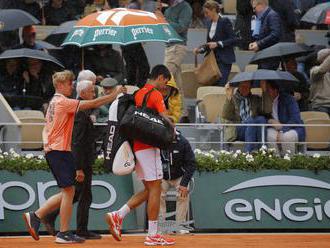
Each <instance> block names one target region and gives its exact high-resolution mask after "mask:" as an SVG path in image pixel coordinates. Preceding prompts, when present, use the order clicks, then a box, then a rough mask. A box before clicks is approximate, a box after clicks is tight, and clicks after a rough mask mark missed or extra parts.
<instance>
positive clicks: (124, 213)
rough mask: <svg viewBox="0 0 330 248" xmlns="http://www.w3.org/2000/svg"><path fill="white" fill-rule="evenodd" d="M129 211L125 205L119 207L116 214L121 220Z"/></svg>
mask: <svg viewBox="0 0 330 248" xmlns="http://www.w3.org/2000/svg"><path fill="white" fill-rule="evenodd" d="M130 211H131V209H130V208H129V206H128V205H127V204H125V205H124V206H122V207H121V209H119V210H118V214H119V216H120V217H121V218H123V219H124V218H125V216H126V215H127V214H128V213H129V212H130Z"/></svg>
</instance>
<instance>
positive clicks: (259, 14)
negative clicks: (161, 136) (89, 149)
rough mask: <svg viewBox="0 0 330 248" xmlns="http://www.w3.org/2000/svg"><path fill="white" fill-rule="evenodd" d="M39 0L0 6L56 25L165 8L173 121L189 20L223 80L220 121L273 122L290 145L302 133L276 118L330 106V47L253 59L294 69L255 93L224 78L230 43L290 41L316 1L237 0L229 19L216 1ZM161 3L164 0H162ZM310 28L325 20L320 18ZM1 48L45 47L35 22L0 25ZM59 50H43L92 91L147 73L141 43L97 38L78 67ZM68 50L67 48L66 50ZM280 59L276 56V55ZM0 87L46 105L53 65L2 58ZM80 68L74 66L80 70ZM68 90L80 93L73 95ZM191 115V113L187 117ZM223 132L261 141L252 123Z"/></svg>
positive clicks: (167, 91) (255, 47)
mask: <svg viewBox="0 0 330 248" xmlns="http://www.w3.org/2000/svg"><path fill="white" fill-rule="evenodd" d="M43 2H44V6H41V5H40V4H39V2H37V1H33V0H24V1H18V0H10V1H5V0H3V1H1V2H0V9H9V8H19V9H23V10H25V11H27V12H29V13H31V14H32V15H33V16H35V17H36V18H37V19H39V20H40V21H41V23H42V24H45V25H60V24H61V23H63V22H65V21H69V20H74V19H79V18H81V17H83V16H86V15H87V14H89V13H92V12H95V11H97V10H101V9H110V8H113V7H118V6H124V7H128V8H132V9H143V10H150V11H156V12H157V13H158V14H160V15H161V14H162V15H164V17H165V18H166V20H167V21H168V22H169V23H170V25H172V27H173V28H174V29H175V30H176V31H177V33H178V34H179V35H180V36H181V38H182V39H183V42H177V43H170V44H168V45H167V47H166V50H165V60H164V64H165V65H166V66H167V67H168V69H169V71H170V72H171V74H172V79H171V80H170V81H169V82H168V83H167V86H166V87H165V88H164V89H162V94H163V97H164V100H165V104H166V107H167V108H168V111H169V116H170V117H171V119H172V121H173V122H174V123H178V122H180V121H185V120H187V116H188V113H187V112H188V110H187V107H186V106H185V104H184V92H183V90H182V89H183V86H182V84H183V83H184V82H182V78H181V64H182V63H183V59H184V57H185V55H186V53H187V50H188V49H187V31H188V28H207V31H208V32H207V44H201V47H199V48H196V49H195V50H194V52H196V53H198V52H199V53H204V52H208V51H210V50H213V51H214V52H215V56H216V60H217V64H218V67H219V69H220V71H221V73H222V78H221V79H220V80H219V81H218V82H216V85H217V86H221V87H225V88H226V97H227V99H226V102H225V104H224V107H223V112H222V113H221V118H222V121H224V122H226V123H228V122H229V123H247V124H255V123H257V124H266V123H268V124H272V125H274V127H272V128H269V129H268V130H267V133H265V136H266V137H267V140H268V141H271V142H283V144H282V147H281V149H282V150H283V151H286V150H290V151H292V152H294V150H295V148H294V147H292V144H291V143H289V144H288V143H287V142H297V141H304V139H305V130H304V128H303V127H282V126H281V124H301V123H303V122H302V120H301V117H300V111H308V110H314V111H322V112H326V113H328V114H330V87H329V85H330V49H329V48H326V47H322V46H312V48H313V49H314V52H312V53H311V54H309V55H308V56H305V57H303V58H299V59H295V58H289V59H287V60H285V61H278V62H274V61H272V62H271V63H260V64H259V66H258V68H259V69H272V70H277V69H278V68H279V67H280V68H285V69H286V70H287V71H288V72H290V73H291V74H292V75H294V76H295V77H296V78H297V79H298V82H297V83H295V84H292V85H290V86H283V85H281V84H280V85H279V84H276V83H274V82H261V88H262V95H261V96H257V95H253V94H252V93H251V88H252V87H253V86H252V84H253V82H251V81H247V82H243V83H241V84H240V85H239V87H238V88H236V89H234V88H233V87H231V86H229V85H228V84H227V82H228V77H229V74H230V72H231V68H232V64H233V63H235V61H236V58H235V53H234V49H236V47H238V49H241V50H250V51H254V52H257V51H260V50H263V49H265V48H268V47H270V46H272V45H274V44H276V43H278V42H295V40H296V36H295V30H296V29H298V28H315V27H314V26H312V25H308V24H306V23H301V22H300V18H301V17H302V16H303V14H304V13H306V11H307V10H308V9H309V8H311V7H313V6H315V5H316V4H318V3H321V2H325V1H316V0H309V1H308V0H269V2H268V1H267V0H252V1H251V2H250V1H246V0H237V4H236V10H237V15H236V21H235V23H234V25H233V23H232V21H230V19H229V18H227V17H226V15H223V14H226V13H223V5H221V1H220V0H218V1H207V2H206V3H204V2H203V1H196V0H189V1H188V0H187V1H185V0H170V1H168V4H169V7H168V8H165V9H163V10H162V12H161V11H160V8H159V4H160V3H159V2H154V1H147V0H132V1H131V2H124V1H116V0H110V1H102V0H95V1H88V0H77V1H68V0H49V1H43ZM163 5H164V4H163ZM317 28H321V29H322V28H328V27H327V26H325V25H319V26H318V27H317ZM0 36H1V37H0V38H1V39H0V43H1V44H0V51H1V50H2V51H4V50H6V49H10V48H11V49H16V48H30V49H37V50H44V51H46V49H45V48H43V47H42V46H41V45H40V44H38V43H37V42H36V29H35V28H34V27H33V26H27V27H24V28H23V30H22V37H21V40H22V42H21V43H19V38H18V32H17V31H10V32H2V33H1V32H0ZM67 49H68V48H63V49H61V50H54V51H51V50H49V51H47V52H48V53H50V54H53V55H54V56H55V57H57V58H59V60H61V61H62V62H63V64H64V65H65V67H66V68H67V69H69V70H72V71H73V72H74V73H75V74H76V75H78V74H79V75H78V77H77V82H79V81H82V80H88V81H92V83H93V85H94V86H95V94H96V96H100V95H103V94H110V93H111V92H112V90H113V89H114V87H115V86H116V85H117V84H121V83H128V84H130V85H137V86H139V87H143V85H144V84H145V83H146V82H147V80H148V74H149V70H150V66H149V63H148V58H147V56H146V54H145V51H144V49H143V46H142V45H141V44H134V45H130V46H125V47H122V48H121V53H120V52H119V51H117V50H115V49H113V47H112V45H98V46H92V47H89V48H87V49H85V61H84V69H85V70H83V71H80V70H81V61H80V58H79V57H78V58H77V56H75V57H74V56H73V54H74V53H73V52H72V49H76V50H75V51H77V52H80V51H81V50H79V48H74V47H70V50H67ZM68 51H71V52H69V53H68ZM280 62H281V63H280ZM0 63H1V67H0V92H1V93H2V94H3V95H4V96H5V97H6V99H7V100H8V101H9V103H10V105H11V106H12V108H13V109H24V108H27V109H39V110H45V109H46V107H47V102H48V101H49V100H50V97H51V96H52V95H53V92H54V90H53V88H52V82H51V75H52V74H53V72H54V71H56V69H57V68H55V67H54V68H53V67H52V66H48V63H47V62H44V61H41V60H38V59H24V60H23V59H8V60H1V61H0ZM79 71H80V73H79ZM19 96H32V97H36V98H37V99H39V101H38V102H39V103H40V104H39V105H38V104H34V103H35V99H34V98H31V104H27V103H26V102H24V104H21V101H18V100H16V98H15V97H19ZM74 97H79V96H76V95H74ZM108 107H109V106H102V107H101V108H99V109H96V110H93V111H92V112H91V118H92V120H93V121H94V122H106V121H107V119H108V112H107V111H108ZM190 121H192V120H190ZM233 129H234V128H233V127H230V128H229V127H228V128H227V129H226V132H227V133H230V135H229V136H230V137H229V138H228V135H227V136H226V137H227V140H230V141H232V140H242V141H245V142H247V143H246V146H245V150H246V151H248V152H251V151H253V150H255V149H257V148H258V147H259V145H258V144H255V143H254V142H260V141H261V135H262V133H261V128H260V127H257V126H245V127H243V126H240V127H236V128H235V130H233Z"/></svg>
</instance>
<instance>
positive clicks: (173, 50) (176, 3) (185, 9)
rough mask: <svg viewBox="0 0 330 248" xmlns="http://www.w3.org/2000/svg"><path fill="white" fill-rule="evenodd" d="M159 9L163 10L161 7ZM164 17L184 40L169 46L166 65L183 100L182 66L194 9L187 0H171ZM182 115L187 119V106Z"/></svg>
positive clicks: (159, 13) (184, 107)
mask: <svg viewBox="0 0 330 248" xmlns="http://www.w3.org/2000/svg"><path fill="white" fill-rule="evenodd" d="M158 9H161V8H160V7H159V8H158ZM157 13H158V15H162V13H161V12H160V11H157ZM164 16H165V18H166V20H167V21H168V22H169V24H170V25H171V26H172V27H173V28H174V30H175V31H176V32H177V33H178V35H179V36H180V37H181V39H182V42H171V43H169V44H167V47H166V49H165V61H164V64H165V65H166V67H167V68H168V69H169V70H170V72H171V74H172V75H173V76H174V79H175V82H176V83H177V85H178V88H179V91H180V94H181V96H182V98H184V95H183V90H182V78H181V64H182V62H183V59H184V58H185V56H186V53H187V33H188V28H189V26H190V23H191V21H192V8H191V7H190V5H189V4H188V3H187V2H186V1H185V0H170V1H169V8H167V9H166V10H165V14H164ZM182 102H183V103H184V101H182ZM182 115H183V117H185V118H187V116H188V111H187V109H186V106H185V105H184V106H183V113H182Z"/></svg>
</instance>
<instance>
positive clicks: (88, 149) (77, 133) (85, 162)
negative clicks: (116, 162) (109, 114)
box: [72, 110, 95, 170]
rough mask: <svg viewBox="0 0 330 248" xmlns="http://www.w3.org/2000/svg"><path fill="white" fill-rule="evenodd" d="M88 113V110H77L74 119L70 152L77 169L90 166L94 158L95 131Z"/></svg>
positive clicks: (89, 112)
mask: <svg viewBox="0 0 330 248" xmlns="http://www.w3.org/2000/svg"><path fill="white" fill-rule="evenodd" d="M90 114H91V111H90V110H85V111H79V112H77V114H76V116H75V120H74V127H73V132H72V154H73V157H74V159H75V162H76V169H77V170H81V169H85V168H87V167H89V166H92V165H93V162H94V159H95V151H94V150H95V139H94V133H95V132H94V126H93V122H92V120H91V119H90Z"/></svg>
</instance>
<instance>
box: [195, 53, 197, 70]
mask: <svg viewBox="0 0 330 248" xmlns="http://www.w3.org/2000/svg"><path fill="white" fill-rule="evenodd" d="M197 67H198V60H197V54H195V68H197Z"/></svg>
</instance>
